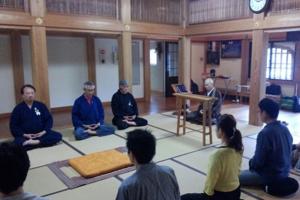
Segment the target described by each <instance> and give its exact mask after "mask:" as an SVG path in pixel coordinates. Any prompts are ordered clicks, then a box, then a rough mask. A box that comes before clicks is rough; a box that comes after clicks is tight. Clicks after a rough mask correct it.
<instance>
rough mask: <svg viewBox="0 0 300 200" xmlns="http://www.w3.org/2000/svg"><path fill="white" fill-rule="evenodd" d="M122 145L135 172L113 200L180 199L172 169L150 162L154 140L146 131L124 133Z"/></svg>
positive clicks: (122, 185) (126, 180) (137, 130)
mask: <svg viewBox="0 0 300 200" xmlns="http://www.w3.org/2000/svg"><path fill="white" fill-rule="evenodd" d="M126 146H127V149H128V156H129V158H130V160H131V162H132V163H133V164H134V165H135V166H136V172H135V173H134V174H133V175H131V176H130V177H128V178H127V179H125V180H124V181H123V182H122V184H121V186H120V187H119V190H118V194H117V197H116V200H141V199H142V200H153V199H155V200H180V192H179V186H178V183H177V179H176V176H175V173H174V171H173V169H171V168H170V167H167V166H159V165H156V164H155V163H154V162H152V159H153V157H154V155H155V146H156V141H155V137H154V136H153V135H152V134H151V133H150V132H149V131H147V130H142V129H136V130H134V131H130V132H128V133H127V143H126Z"/></svg>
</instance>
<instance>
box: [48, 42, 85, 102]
mask: <svg viewBox="0 0 300 200" xmlns="http://www.w3.org/2000/svg"><path fill="white" fill-rule="evenodd" d="M47 46H48V66H49V67H48V74H49V91H50V105H51V108H55V107H63V106H71V105H73V103H74V100H75V99H76V98H77V97H78V96H80V95H81V94H82V92H83V91H82V85H83V83H84V82H85V81H87V79H88V72H87V61H86V40H85V38H79V37H56V36H55V37H54V36H48V37H47Z"/></svg>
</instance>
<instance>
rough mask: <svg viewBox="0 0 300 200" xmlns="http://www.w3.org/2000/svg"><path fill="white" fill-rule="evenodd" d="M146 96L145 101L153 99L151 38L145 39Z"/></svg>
mask: <svg viewBox="0 0 300 200" xmlns="http://www.w3.org/2000/svg"><path fill="white" fill-rule="evenodd" d="M143 47H144V49H143V52H144V80H145V81H144V97H145V101H147V102H150V100H151V77H150V74H151V71H150V40H149V39H144V45H143Z"/></svg>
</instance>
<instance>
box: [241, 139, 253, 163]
mask: <svg viewBox="0 0 300 200" xmlns="http://www.w3.org/2000/svg"><path fill="white" fill-rule="evenodd" d="M243 144H244V156H245V157H247V158H252V157H253V156H254V152H255V147H256V140H253V139H252V138H247V137H244V138H243Z"/></svg>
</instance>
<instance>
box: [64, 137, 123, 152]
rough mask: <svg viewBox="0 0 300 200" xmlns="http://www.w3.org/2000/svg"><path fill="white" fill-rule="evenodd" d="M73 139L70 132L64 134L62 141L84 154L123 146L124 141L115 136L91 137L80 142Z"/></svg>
mask: <svg viewBox="0 0 300 200" xmlns="http://www.w3.org/2000/svg"><path fill="white" fill-rule="evenodd" d="M73 138H74V136H73V133H72V132H65V133H64V137H63V139H64V140H65V141H66V142H67V143H69V144H70V145H72V146H73V147H75V148H76V149H78V150H79V151H81V152H83V153H84V154H88V153H93V152H98V151H104V150H108V149H114V148H117V147H122V146H125V139H122V138H120V137H119V136H116V135H108V136H103V137H98V136H93V137H90V138H87V139H85V140H80V141H76V140H74V139H73Z"/></svg>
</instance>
